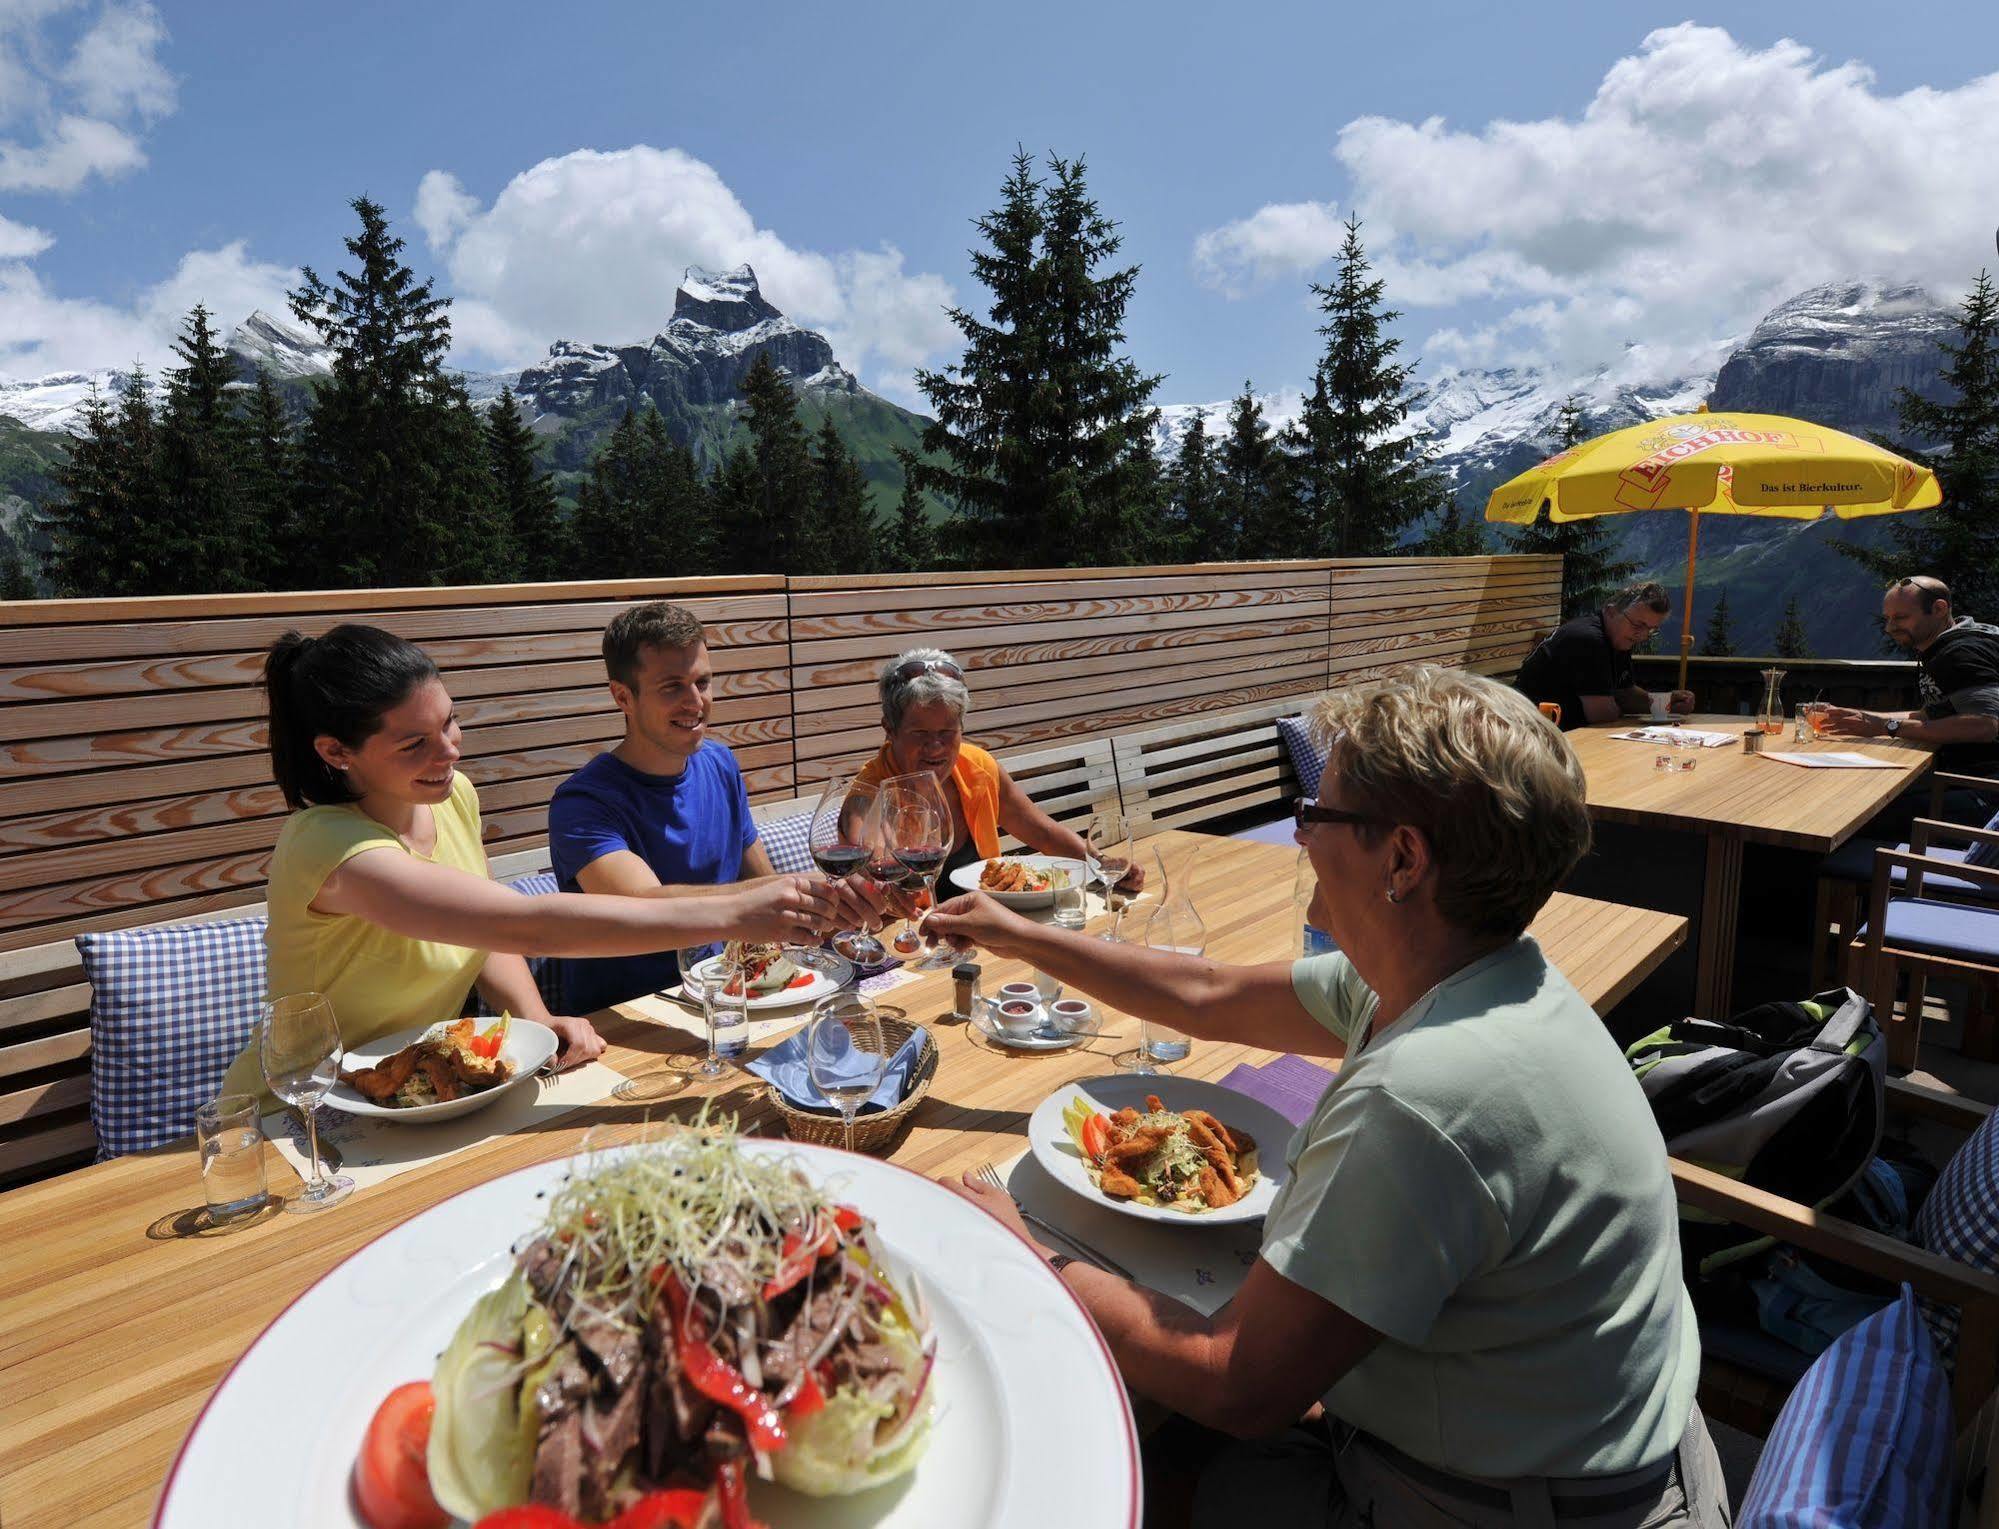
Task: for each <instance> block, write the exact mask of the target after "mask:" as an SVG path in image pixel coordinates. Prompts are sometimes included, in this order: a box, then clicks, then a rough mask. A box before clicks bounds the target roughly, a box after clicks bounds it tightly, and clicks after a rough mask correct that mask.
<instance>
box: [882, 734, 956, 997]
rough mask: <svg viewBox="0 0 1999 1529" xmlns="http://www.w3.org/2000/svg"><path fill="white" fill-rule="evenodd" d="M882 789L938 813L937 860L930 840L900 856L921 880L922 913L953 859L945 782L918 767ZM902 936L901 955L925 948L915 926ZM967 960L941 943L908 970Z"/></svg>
mask: <svg viewBox="0 0 1999 1529" xmlns="http://www.w3.org/2000/svg"><path fill="white" fill-rule="evenodd" d="M882 789H883V790H884V791H896V792H901V793H904V794H906V795H913V796H914V797H916V799H917V800H918V801H920V802H922V803H923V804H924V805H925V806H927V807H928V808H929V810H930V811H931V812H932V813H934V814H935V815H936V821H937V837H936V840H935V841H934V843H935V846H936V858H935V863H934V864H933V863H932V862H931V857H930V855H929V853H928V847H929V845H930V843H931V842H932V841H929V840H923V841H921V842H919V843H917V844H916V845H915V846H914V850H913V852H912V851H909V850H905V851H902V852H899V853H898V857H897V858H899V859H900V860H901V861H902V863H903V864H904V865H906V866H908V867H909V868H910V870H911V872H912V874H913V875H914V876H915V877H916V878H917V879H918V880H920V881H921V883H922V886H921V890H920V891H919V892H918V894H917V912H918V913H919V915H920V914H922V913H925V912H928V911H929V910H930V909H931V908H932V907H935V906H936V903H937V879H938V877H940V876H942V875H943V874H944V862H945V861H946V860H949V859H950V858H951V804H950V802H948V801H947V800H945V797H944V787H943V784H942V783H941V782H940V781H939V780H938V779H937V777H936V776H935V775H933V774H931V773H930V772H929V771H928V770H919V771H917V772H916V773H915V774H913V775H896V776H892V777H890V778H889V779H888V780H885V781H883V782H882ZM903 935H907V936H908V937H909V939H908V944H907V946H905V944H904V939H903ZM903 935H898V936H896V949H897V950H898V951H900V952H901V953H902V954H904V955H910V954H914V953H915V952H916V951H917V950H919V949H921V948H922V944H923V941H922V939H921V938H920V937H919V936H918V935H917V932H916V929H915V928H914V926H912V927H911V928H909V929H906V930H904V931H903ZM964 959H965V957H964V955H963V953H961V952H959V951H955V950H953V949H952V948H951V947H950V946H949V945H939V946H937V947H935V948H934V949H933V950H931V951H930V953H929V954H928V955H925V956H924V957H922V958H921V959H920V960H917V961H912V962H911V963H910V965H909V969H910V970H911V971H917V972H935V971H942V970H943V969H944V968H945V967H947V966H956V965H957V964H958V963H959V962H960V961H962V960H964Z"/></svg>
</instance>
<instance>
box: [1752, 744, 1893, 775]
mask: <svg viewBox="0 0 1999 1529" xmlns="http://www.w3.org/2000/svg"><path fill="white" fill-rule="evenodd" d="M1763 757H1764V758H1765V759H1775V760H1780V761H1782V762H1783V763H1784V764H1787V765H1803V766H1804V767H1805V768H1806V769H1807V770H1899V769H1901V768H1902V766H1900V765H1898V764H1896V763H1895V761H1894V760H1892V759H1876V758H1874V757H1873V756H1872V755H1871V754H1837V753H1835V754H1773V753H1771V752H1770V751H1769V750H1768V749H1765V750H1764V751H1763Z"/></svg>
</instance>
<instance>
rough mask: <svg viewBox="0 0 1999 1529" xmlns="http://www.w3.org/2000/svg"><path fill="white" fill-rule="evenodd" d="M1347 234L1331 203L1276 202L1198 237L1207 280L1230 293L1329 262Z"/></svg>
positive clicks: (1197, 254)
mask: <svg viewBox="0 0 1999 1529" xmlns="http://www.w3.org/2000/svg"><path fill="white" fill-rule="evenodd" d="M1344 237H1345V235H1344V233H1343V231H1342V230H1341V228H1340V214H1339V209H1338V206H1337V205H1336V204H1335V203H1332V202H1272V203H1269V204H1268V205H1266V206H1263V207H1259V208H1257V210H1256V211H1255V212H1253V213H1251V214H1250V215H1249V216H1248V217H1246V218H1238V219H1237V220H1236V221H1235V222H1233V223H1225V224H1223V225H1222V226H1221V227H1220V228H1211V229H1209V230H1208V231H1207V232H1206V233H1204V234H1202V235H1201V236H1200V237H1199V238H1198V239H1196V240H1195V241H1194V266H1195V269H1196V270H1198V271H1199V272H1200V274H1201V278H1202V280H1204V281H1206V282H1207V283H1208V284H1209V285H1210V286H1214V287H1219V288H1221V289H1222V290H1223V291H1224V292H1227V293H1228V294H1229V295H1230V296H1231V297H1240V296H1242V295H1243V294H1244V293H1245V292H1246V291H1247V289H1248V288H1249V287H1251V286H1253V285H1256V284H1258V283H1261V282H1265V281H1269V280H1271V279H1272V278H1274V277H1277V276H1296V275H1298V274H1300V273H1302V272H1305V271H1310V270H1313V269H1314V268H1316V267H1317V266H1319V265H1321V264H1322V263H1324V262H1325V261H1327V260H1330V259H1331V258H1332V257H1333V255H1334V254H1335V253H1337V252H1338V250H1339V247H1340V242H1341V240H1342V239H1343V238H1344Z"/></svg>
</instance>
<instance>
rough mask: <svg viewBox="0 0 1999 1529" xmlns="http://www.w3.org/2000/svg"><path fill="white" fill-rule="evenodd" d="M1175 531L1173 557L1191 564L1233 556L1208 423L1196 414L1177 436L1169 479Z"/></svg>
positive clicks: (1232, 542) (1231, 533) (1233, 549)
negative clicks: (1178, 439)
mask: <svg viewBox="0 0 1999 1529" xmlns="http://www.w3.org/2000/svg"><path fill="white" fill-rule="evenodd" d="M1167 481H1168V495H1169V498H1170V499H1171V502H1172V505H1173V523H1174V528H1175V536H1174V545H1173V548H1172V555H1173V556H1174V557H1175V558H1179V559H1184V560H1185V561H1187V562H1190V563H1212V562H1222V561H1225V560H1226V559H1228V558H1230V557H1233V556H1234V555H1235V535H1234V531H1233V528H1232V527H1230V526H1229V525H1228V524H1227V522H1226V521H1225V520H1224V519H1223V513H1224V511H1223V489H1222V483H1221V474H1220V470H1219V468H1218V467H1217V465H1216V462H1215V453H1214V451H1213V450H1212V449H1210V447H1209V445H1208V425H1207V421H1206V420H1205V419H1204V418H1203V417H1202V416H1201V415H1199V414H1196V415H1195V416H1194V418H1193V419H1192V420H1191V421H1190V422H1189V423H1188V425H1187V433H1186V434H1185V435H1183V436H1181V437H1180V450H1179V453H1178V454H1177V455H1176V456H1175V457H1174V459H1173V469H1172V472H1171V474H1170V476H1169V478H1168V480H1167Z"/></svg>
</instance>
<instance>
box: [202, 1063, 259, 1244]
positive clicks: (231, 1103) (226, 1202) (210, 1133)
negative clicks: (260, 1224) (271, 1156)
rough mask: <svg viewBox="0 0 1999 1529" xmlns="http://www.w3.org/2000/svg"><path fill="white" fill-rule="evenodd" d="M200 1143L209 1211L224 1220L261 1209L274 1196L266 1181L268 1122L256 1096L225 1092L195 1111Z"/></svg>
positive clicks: (203, 1190)
mask: <svg viewBox="0 0 1999 1529" xmlns="http://www.w3.org/2000/svg"><path fill="white" fill-rule="evenodd" d="M194 1136H195V1141H196V1143H197V1144H198V1145H199V1146H200V1148H201V1188H202V1192H203V1193H204V1194H205V1195H206V1196H207V1197H208V1210H209V1214H210V1215H211V1216H212V1217H213V1218H214V1219H215V1220H217V1221H226V1220H228V1219H230V1218H231V1217H233V1216H240V1215H242V1214H244V1213H245V1212H247V1211H253V1210H259V1209H261V1208H262V1207H263V1206H264V1204H265V1202H266V1201H268V1200H269V1199H270V1195H269V1193H268V1188H267V1185H266V1184H265V1180H264V1127H263V1122H262V1120H261V1118H260V1116H259V1111H258V1108H257V1100H256V1097H255V1096H254V1095H252V1094H224V1095H222V1097H221V1098H219V1099H211V1100H209V1102H208V1103H206V1104H204V1105H203V1106H202V1107H201V1108H200V1109H198V1110H196V1111H195V1112H194Z"/></svg>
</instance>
